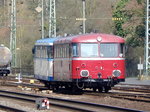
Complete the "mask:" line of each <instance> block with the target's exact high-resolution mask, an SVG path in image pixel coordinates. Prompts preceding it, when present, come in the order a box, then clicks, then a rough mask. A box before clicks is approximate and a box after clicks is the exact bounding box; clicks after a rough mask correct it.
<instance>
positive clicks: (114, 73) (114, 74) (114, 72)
mask: <svg viewBox="0 0 150 112" xmlns="http://www.w3.org/2000/svg"><path fill="white" fill-rule="evenodd" d="M120 75H121V71H120V70H114V71H113V76H114V77H119V76H120Z"/></svg>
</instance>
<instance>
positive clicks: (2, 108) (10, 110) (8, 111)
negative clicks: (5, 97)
mask: <svg viewBox="0 0 150 112" xmlns="http://www.w3.org/2000/svg"><path fill="white" fill-rule="evenodd" d="M0 111H5V112H26V111H24V110H21V109H16V108H13V107H8V106H5V105H0Z"/></svg>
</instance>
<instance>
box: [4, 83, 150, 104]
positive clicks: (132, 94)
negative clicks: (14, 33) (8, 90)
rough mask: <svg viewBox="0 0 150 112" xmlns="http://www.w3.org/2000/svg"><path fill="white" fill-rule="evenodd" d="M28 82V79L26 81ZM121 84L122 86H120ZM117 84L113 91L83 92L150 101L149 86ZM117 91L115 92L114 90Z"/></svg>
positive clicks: (39, 86) (30, 86)
mask: <svg viewBox="0 0 150 112" xmlns="http://www.w3.org/2000/svg"><path fill="white" fill-rule="evenodd" d="M28 82H29V81H28ZM5 85H6V86H22V87H29V88H33V89H35V88H38V89H39V90H46V89H47V88H45V87H44V85H40V84H29V83H26V81H25V82H24V83H19V84H18V83H14V82H12V81H7V82H6V83H5ZM121 85H123V86H121ZM121 85H117V86H116V87H113V92H109V93H107V94H106V93H104V94H103V93H98V92H92V91H86V90H85V91H84V94H87V95H96V96H104V97H105V96H109V97H112V98H118V99H126V100H131V101H139V102H146V103H150V89H149V87H150V86H148V85H147V86H146V85H133V84H132V85H126V84H121ZM116 91H117V92H116Z"/></svg>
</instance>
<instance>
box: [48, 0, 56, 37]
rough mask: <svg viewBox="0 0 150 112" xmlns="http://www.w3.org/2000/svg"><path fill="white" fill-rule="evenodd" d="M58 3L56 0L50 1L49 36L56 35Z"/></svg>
mask: <svg viewBox="0 0 150 112" xmlns="http://www.w3.org/2000/svg"><path fill="white" fill-rule="evenodd" d="M55 6H56V3H55V0H50V1H49V38H51V37H56V9H55Z"/></svg>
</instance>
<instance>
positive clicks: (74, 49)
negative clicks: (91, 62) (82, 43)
mask: <svg viewBox="0 0 150 112" xmlns="http://www.w3.org/2000/svg"><path fill="white" fill-rule="evenodd" d="M78 52H79V50H78V44H75V43H74V44H72V57H78V56H79V53H78Z"/></svg>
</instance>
